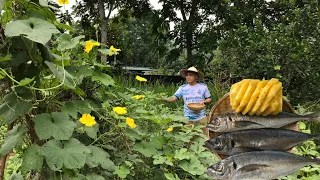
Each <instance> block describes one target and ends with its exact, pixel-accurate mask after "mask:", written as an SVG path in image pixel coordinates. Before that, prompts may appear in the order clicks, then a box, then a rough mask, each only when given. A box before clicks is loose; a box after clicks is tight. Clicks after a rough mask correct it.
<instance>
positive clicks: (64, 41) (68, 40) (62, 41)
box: [57, 33, 85, 51]
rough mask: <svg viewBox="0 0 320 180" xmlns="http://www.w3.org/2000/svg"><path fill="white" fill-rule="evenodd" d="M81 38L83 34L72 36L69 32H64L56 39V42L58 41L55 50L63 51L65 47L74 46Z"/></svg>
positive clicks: (70, 47)
mask: <svg viewBox="0 0 320 180" xmlns="http://www.w3.org/2000/svg"><path fill="white" fill-rule="evenodd" d="M83 38H85V36H83V35H81V36H77V37H75V38H72V36H71V35H70V34H66V33H64V34H62V35H61V36H60V37H58V39H57V42H58V43H59V44H58V47H57V50H58V51H63V50H66V49H72V48H75V47H76V46H77V45H78V44H79V41H80V40H81V39H83Z"/></svg>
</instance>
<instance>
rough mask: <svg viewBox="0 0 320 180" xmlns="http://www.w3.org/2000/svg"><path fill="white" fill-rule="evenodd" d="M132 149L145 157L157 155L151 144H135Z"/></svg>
mask: <svg viewBox="0 0 320 180" xmlns="http://www.w3.org/2000/svg"><path fill="white" fill-rule="evenodd" d="M133 149H134V150H135V151H138V152H140V153H141V154H143V155H144V156H145V157H151V156H153V155H156V154H157V149H156V147H154V146H153V145H152V144H150V143H146V142H140V143H136V144H135V145H134V147H133Z"/></svg>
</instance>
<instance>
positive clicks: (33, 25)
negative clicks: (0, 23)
mask: <svg viewBox="0 0 320 180" xmlns="http://www.w3.org/2000/svg"><path fill="white" fill-rule="evenodd" d="M54 33H59V31H58V29H57V28H56V27H55V26H54V25H53V24H51V23H49V22H48V21H46V20H43V19H40V18H34V17H32V18H29V19H27V20H16V21H12V22H10V23H8V24H7V25H6V27H5V36H6V37H14V36H20V35H24V36H25V37H26V38H28V39H30V40H31V41H34V42H38V43H41V44H43V45H44V44H46V43H47V42H48V41H49V40H50V39H51V36H52V34H54Z"/></svg>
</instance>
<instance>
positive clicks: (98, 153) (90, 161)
mask: <svg viewBox="0 0 320 180" xmlns="http://www.w3.org/2000/svg"><path fill="white" fill-rule="evenodd" d="M88 148H89V149H90V150H91V154H90V155H88V157H87V160H86V164H87V165H88V166H89V167H90V168H94V167H97V166H99V165H100V166H101V167H102V168H103V169H106V170H108V171H110V172H113V171H114V170H115V165H114V163H113V162H112V161H111V160H110V159H109V154H108V153H107V152H105V151H104V150H103V149H101V148H99V147H96V146H88Z"/></svg>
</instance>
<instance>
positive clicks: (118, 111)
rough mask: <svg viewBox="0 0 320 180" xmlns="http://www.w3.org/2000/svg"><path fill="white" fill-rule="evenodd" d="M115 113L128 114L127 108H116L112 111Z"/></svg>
mask: <svg viewBox="0 0 320 180" xmlns="http://www.w3.org/2000/svg"><path fill="white" fill-rule="evenodd" d="M112 110H113V111H114V112H115V113H117V114H120V115H121V114H127V108H125V107H114V108H113V109H112Z"/></svg>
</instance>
